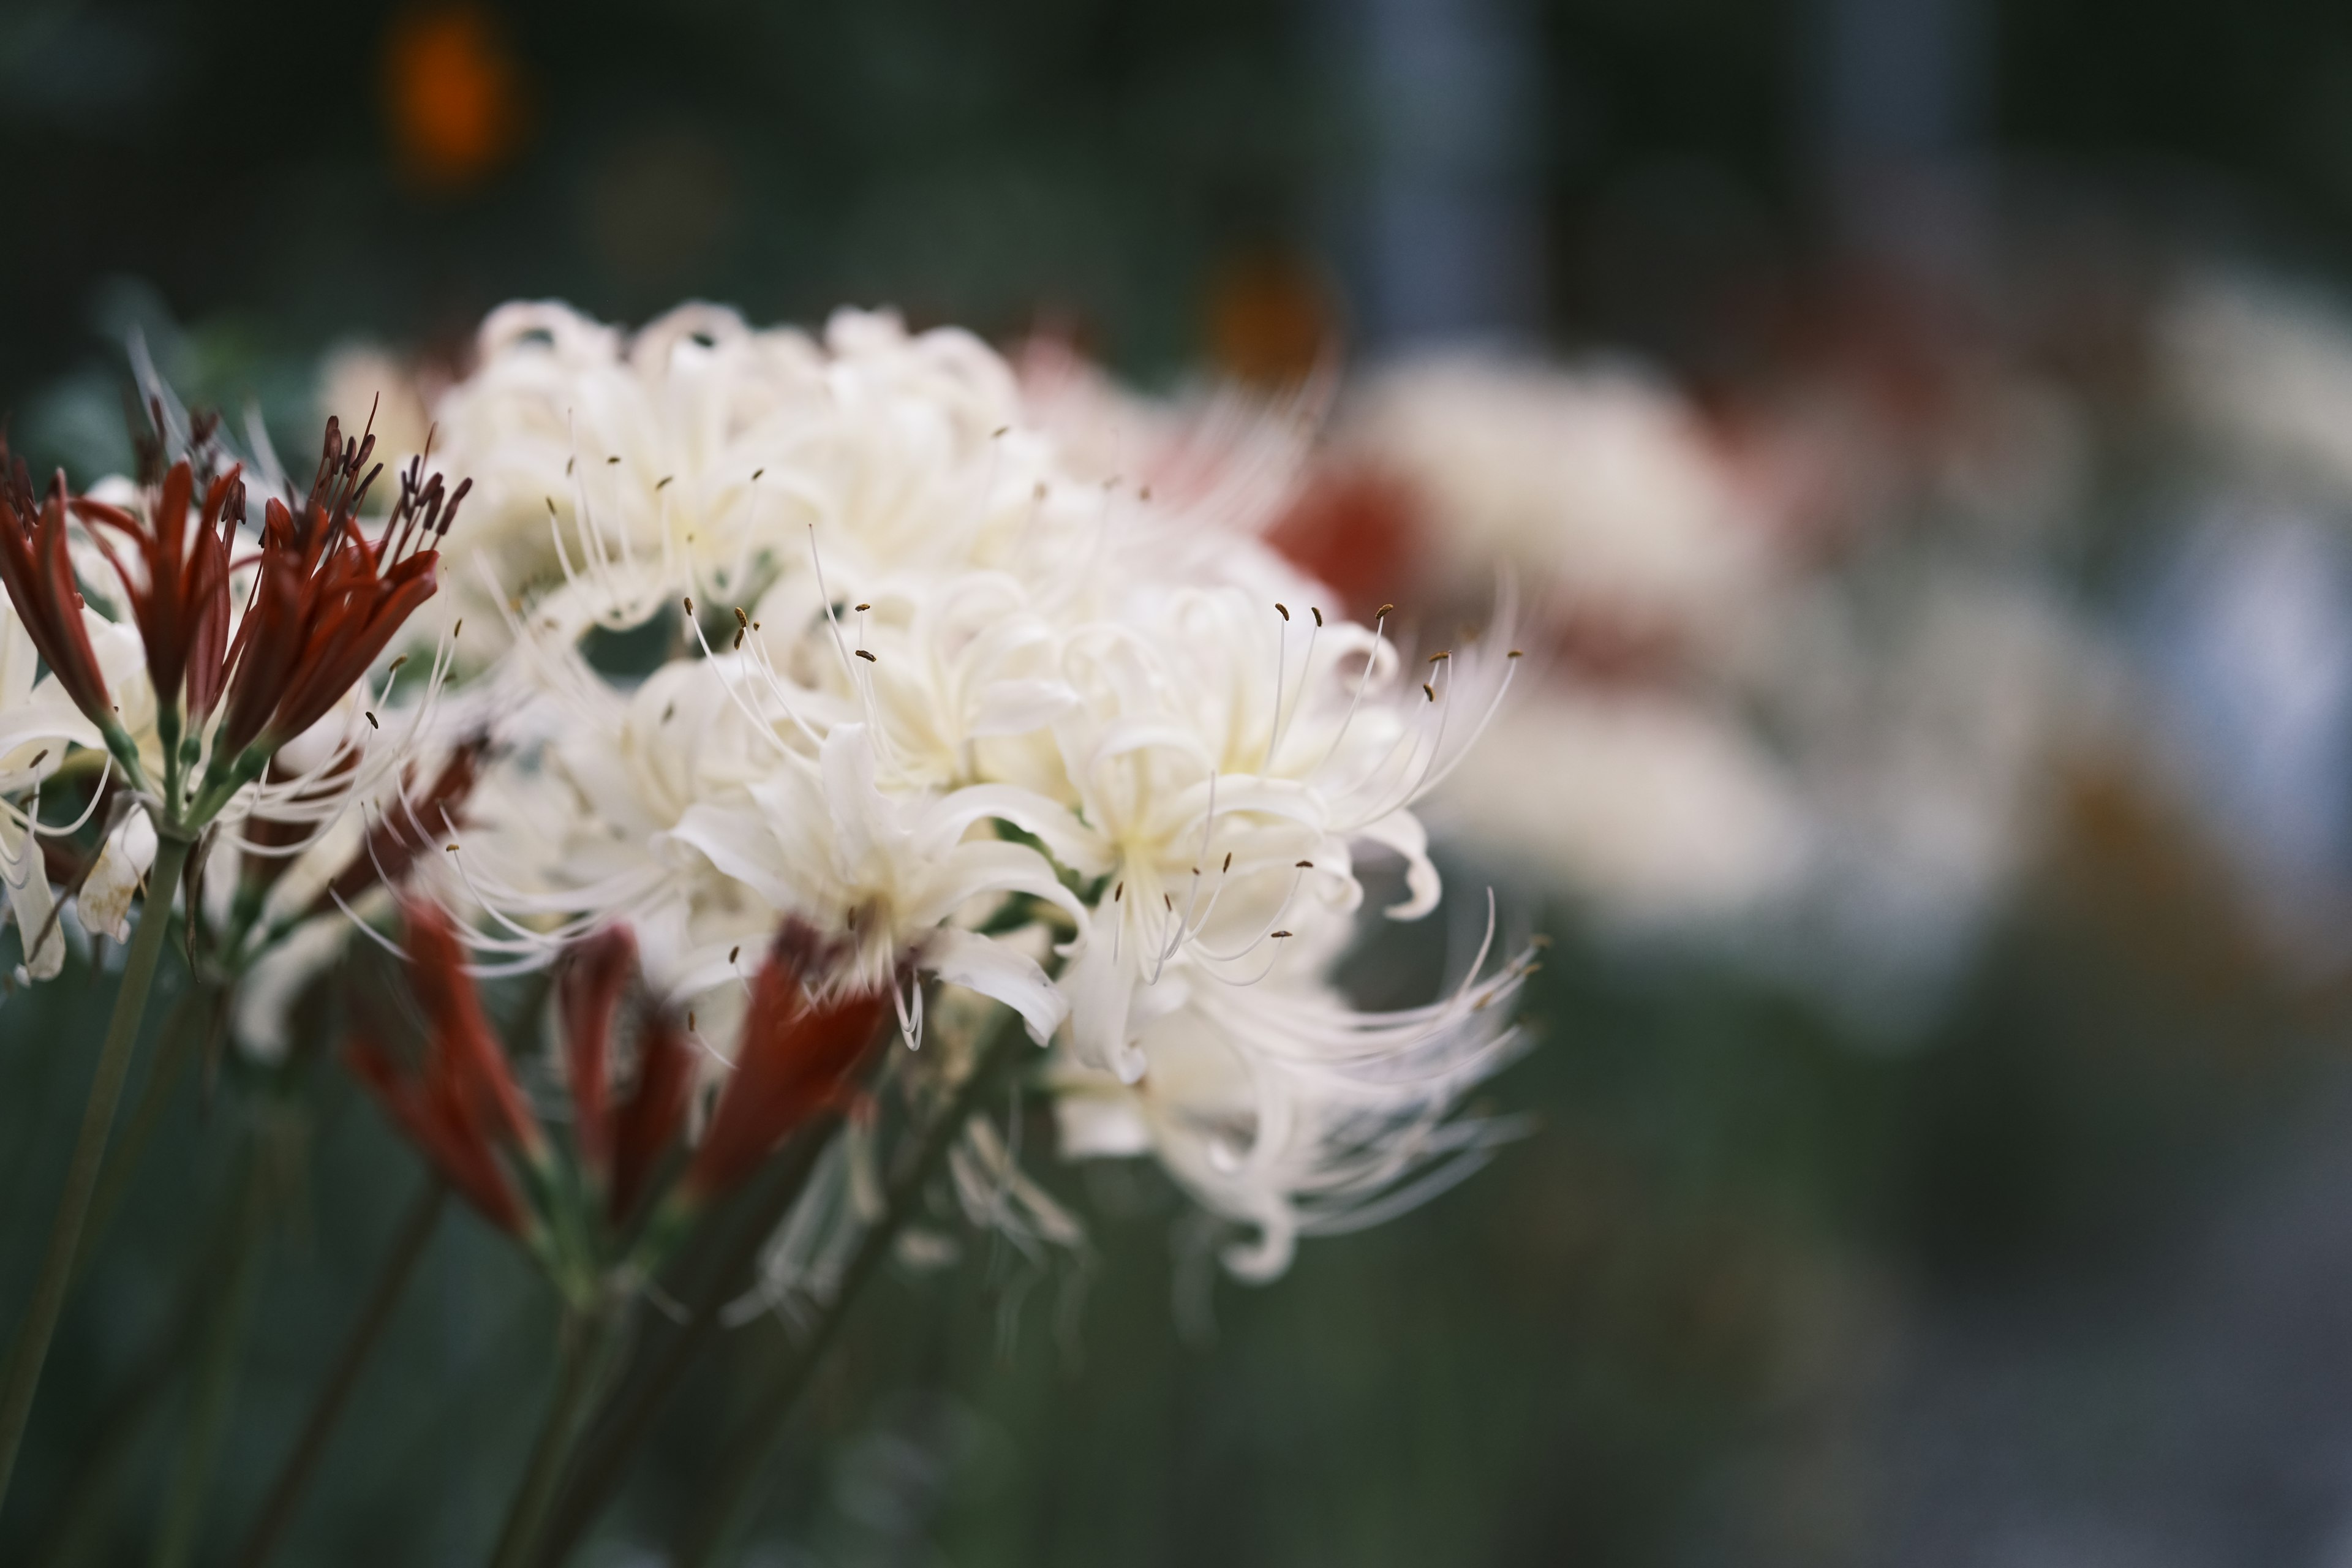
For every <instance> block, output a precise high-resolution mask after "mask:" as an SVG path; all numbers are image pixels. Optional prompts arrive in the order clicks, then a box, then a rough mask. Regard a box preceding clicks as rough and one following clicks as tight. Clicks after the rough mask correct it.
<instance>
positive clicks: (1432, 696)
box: [1421, 680, 1437, 702]
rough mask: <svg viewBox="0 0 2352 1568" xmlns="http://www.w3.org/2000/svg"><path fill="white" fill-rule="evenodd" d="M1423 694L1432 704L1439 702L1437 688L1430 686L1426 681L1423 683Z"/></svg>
mask: <svg viewBox="0 0 2352 1568" xmlns="http://www.w3.org/2000/svg"><path fill="white" fill-rule="evenodd" d="M1421 694H1422V695H1423V697H1426V698H1428V699H1429V700H1431V701H1432V702H1434V701H1436V700H1437V688H1435V687H1433V686H1432V685H1430V683H1429V682H1427V681H1426V680H1424V681H1423V682H1422V683H1421Z"/></svg>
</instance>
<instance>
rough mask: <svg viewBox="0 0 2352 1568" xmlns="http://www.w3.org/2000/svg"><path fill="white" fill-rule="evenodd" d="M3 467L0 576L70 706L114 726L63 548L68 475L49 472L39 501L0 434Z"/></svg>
mask: <svg viewBox="0 0 2352 1568" xmlns="http://www.w3.org/2000/svg"><path fill="white" fill-rule="evenodd" d="M0 468H5V474H0V584H5V585H6V587H7V590H8V598H9V601H10V602H11V603H13V604H14V605H16V617H17V619H19V620H21V621H23V622H24V623H25V630H26V633H27V634H28V635H29V636H30V637H32V639H33V647H36V648H37V649H38V650H39V651H40V655H41V659H42V662H43V663H45V664H47V666H48V667H49V668H50V670H51V671H52V672H53V673H54V674H55V675H56V676H57V678H58V685H60V686H62V687H64V688H65V691H66V695H67V696H68V697H70V698H72V699H73V701H74V706H75V707H77V708H79V709H80V710H82V711H83V712H84V713H87V714H89V717H90V719H91V720H92V721H95V722H96V723H97V724H98V726H99V727H100V729H105V730H112V729H118V728H119V727H120V726H119V725H118V724H117V722H116V720H115V717H114V706H113V702H112V700H110V698H109V697H108V696H107V691H106V679H105V678H104V677H103V676H101V675H100V674H99V670H98V656H97V654H95V653H94V652H92V651H91V649H90V646H89V632H88V631H87V630H86V629H85V628H84V627H83V626H82V624H81V594H80V592H79V590H78V589H77V588H76V587H75V586H74V574H73V562H72V560H71V558H70V557H69V556H68V554H67V553H66V477H65V475H64V474H63V473H62V472H60V473H59V474H58V476H57V477H56V478H55V479H51V480H50V481H49V493H48V496H47V499H46V500H39V501H36V500H35V499H34V495H33V481H32V477H31V475H29V474H28V473H26V469H25V464H24V459H22V458H11V457H10V456H9V453H8V447H7V444H6V442H5V441H0Z"/></svg>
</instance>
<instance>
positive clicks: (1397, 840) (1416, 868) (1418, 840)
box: [1358, 811, 1441, 921]
mask: <svg viewBox="0 0 2352 1568" xmlns="http://www.w3.org/2000/svg"><path fill="white" fill-rule="evenodd" d="M1358 834H1359V836H1360V837H1365V838H1369V839H1370V840H1371V841H1372V842H1373V843H1375V844H1381V845H1385V846H1386V847H1389V848H1391V849H1393V850H1395V851H1396V852H1397V853H1398V854H1400V855H1402V856H1403V857H1404V887H1405V895H1406V896H1405V900H1404V902H1402V903H1401V904H1391V905H1390V906H1389V907H1388V909H1387V910H1386V911H1385V912H1386V913H1387V915H1388V917H1389V919H1391V920H1392V921H1417V920H1419V919H1420V918H1421V917H1422V916H1423V915H1425V914H1427V913H1428V912H1429V911H1430V910H1433V909H1435V908H1436V907H1437V899H1438V894H1439V892H1440V890H1441V889H1440V888H1439V883H1438V876H1437V868H1436V867H1435V866H1434V865H1433V864H1432V863H1431V862H1430V858H1429V830H1428V829H1427V828H1424V827H1423V826H1422V825H1421V820H1420V818H1418V817H1416V816H1413V815H1412V813H1411V812H1409V811H1392V812H1391V813H1389V814H1388V815H1387V816H1383V817H1381V819H1380V820H1379V821H1378V822H1374V823H1370V824H1368V825H1366V826H1364V827H1362V828H1360V829H1359V830H1358Z"/></svg>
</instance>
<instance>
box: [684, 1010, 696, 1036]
mask: <svg viewBox="0 0 2352 1568" xmlns="http://www.w3.org/2000/svg"><path fill="white" fill-rule="evenodd" d="M686 1032H687V1033H688V1034H689V1035H690V1034H692V1033H694V1009H693V1008H691V1007H688V1009H687V1010H686Z"/></svg>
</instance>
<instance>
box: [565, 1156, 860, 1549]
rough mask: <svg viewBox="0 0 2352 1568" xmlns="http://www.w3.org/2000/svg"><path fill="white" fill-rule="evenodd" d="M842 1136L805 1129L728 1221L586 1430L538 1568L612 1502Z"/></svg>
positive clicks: (572, 1541) (577, 1540) (573, 1542)
mask: <svg viewBox="0 0 2352 1568" xmlns="http://www.w3.org/2000/svg"><path fill="white" fill-rule="evenodd" d="M840 1130H841V1119H840V1118H839V1117H838V1116H827V1117H825V1118H824V1119H823V1120H822V1121H820V1122H818V1123H816V1124H815V1125H813V1126H809V1127H805V1128H803V1130H802V1131H801V1132H800V1133H799V1134H798V1135H796V1136H795V1137H794V1139H793V1142H792V1143H791V1145H790V1146H788V1147H787V1148H786V1149H785V1151H784V1152H783V1153H782V1155H781V1156H779V1157H778V1159H777V1161H776V1163H775V1166H774V1168H773V1170H772V1172H771V1173H769V1177H768V1180H767V1182H766V1184H765V1185H764V1186H763V1187H762V1189H761V1191H760V1192H759V1193H758V1194H757V1195H756V1196H755V1197H754V1198H753V1199H752V1201H751V1203H749V1204H748V1205H744V1207H743V1209H742V1210H741V1211H740V1212H739V1213H737V1214H735V1215H731V1216H730V1217H731V1218H732V1219H733V1221H734V1225H733V1226H732V1228H731V1229H730V1231H729V1232H728V1234H727V1237H726V1239H725V1241H724V1242H723V1243H722V1244H721V1247H720V1249H719V1252H720V1255H719V1259H718V1261H717V1263H716V1265H715V1266H714V1267H712V1268H709V1269H708V1270H706V1271H704V1274H703V1278H702V1281H701V1285H700V1289H698V1290H697V1291H696V1292H695V1294H694V1295H693V1296H692V1297H691V1298H690V1300H689V1301H688V1309H687V1311H688V1316H687V1321H685V1322H684V1323H683V1324H681V1325H680V1326H679V1327H678V1328H677V1331H675V1332H673V1333H671V1334H669V1335H668V1336H667V1340H666V1342H664V1343H663V1345H662V1348H661V1350H660V1352H658V1354H657V1356H656V1358H655V1359H652V1360H651V1361H649V1362H646V1363H643V1365H642V1366H641V1368H640V1370H639V1371H638V1372H636V1373H634V1374H632V1375H630V1376H629V1377H628V1378H627V1379H626V1380H625V1382H624V1383H623V1384H621V1386H619V1387H618V1388H615V1389H614V1391H613V1394H612V1396H611V1397H610V1398H609V1399H607V1400H606V1401H605V1402H604V1406H603V1408H602V1409H600V1410H599V1411H598V1412H597V1414H596V1417H595V1419H594V1420H593V1421H591V1422H590V1423H589V1426H588V1430H587V1433H586V1435H585V1436H584V1437H583V1439H582V1445H581V1451H580V1457H579V1458H578V1459H577V1460H576V1461H575V1462H574V1463H573V1464H572V1466H571V1467H570V1468H568V1470H567V1471H566V1473H565V1475H564V1478H563V1489H562V1493H561V1494H560V1497H559V1500H558V1502H557V1505H556V1509H555V1514H554V1519H553V1521H552V1522H551V1524H550V1525H549V1527H548V1530H547V1534H546V1539H545V1540H544V1541H543V1542H541V1545H540V1549H539V1556H538V1559H537V1568H554V1565H555V1564H558V1563H562V1561H563V1560H564V1559H565V1558H566V1557H568V1556H570V1555H571V1554H572V1550H573V1548H575V1547H577V1546H578V1545H579V1544H580V1540H581V1537H582V1536H583V1535H585V1534H586V1533H587V1531H588V1529H589V1527H590V1526H591V1525H593V1524H594V1523H595V1522H596V1516H597V1515H598V1514H599V1513H600V1512H602V1511H603V1510H604V1505H605V1504H606V1503H607V1502H609V1501H611V1500H612V1496H613V1492H614V1483H615V1482H617V1481H618V1480H619V1479H620V1476H621V1471H622V1468H623V1467H624V1466H625V1465H626V1464H627V1462H628V1459H629V1457H630V1455H632V1454H633V1453H635V1451H636V1447H637V1445H638V1444H639V1443H641V1442H643V1441H644V1440H645V1436H646V1430H647V1428H649V1427H650V1426H652V1425H653V1420H654V1417H655V1416H656V1415H659V1414H660V1413H661V1409H662V1406H663V1405H665V1404H666V1403H667V1401H668V1399H669V1395H670V1393H671V1391H672V1390H674V1389H675V1388H676V1387H677V1383H678V1380H679V1379H680V1378H681V1377H683V1376H685V1375H686V1370H687V1368H688V1366H690V1365H692V1364H693V1362H694V1358H695V1356H696V1354H697V1353H698V1352H699V1351H700V1350H701V1349H702V1346H703V1344H704V1343H705V1342H707V1341H708V1340H709V1337H710V1333H711V1331H712V1330H713V1329H715V1328H717V1327H718V1324H719V1310H720V1309H721V1308H723V1307H724V1306H725V1305H726V1304H727V1302H728V1301H729V1300H730V1299H732V1298H733V1297H734V1296H735V1295H736V1294H738V1293H739V1292H740V1290H741V1289H743V1287H744V1286H745V1285H746V1284H747V1283H748V1282H749V1279H750V1276H751V1267H752V1265H753V1264H754V1263H755V1262H756V1261H757V1260H758V1258H759V1254H760V1248H761V1247H762V1246H764V1245H766V1243H767V1240H768V1237H770V1236H771V1235H772V1233H773V1232H774V1230H775V1228H776V1226H778V1225H780V1224H782V1222H783V1217H784V1215H786V1214H787V1213H789V1212H790V1211H791V1209H792V1206H793V1200H795V1199H796V1198H798V1197H799V1196H800V1194H801V1192H802V1189H803V1188H804V1187H806V1186H807V1184H808V1178H809V1174H810V1173H811V1172H813V1171H814V1169H815V1168H816V1163H817V1160H818V1159H819V1158H820V1157H821V1156H822V1155H823V1154H824V1151H825V1150H826V1149H827V1148H829V1147H830V1146H831V1145H832V1142H833V1140H834V1137H835V1134H836V1133H838V1132H839V1131H840Z"/></svg>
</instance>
